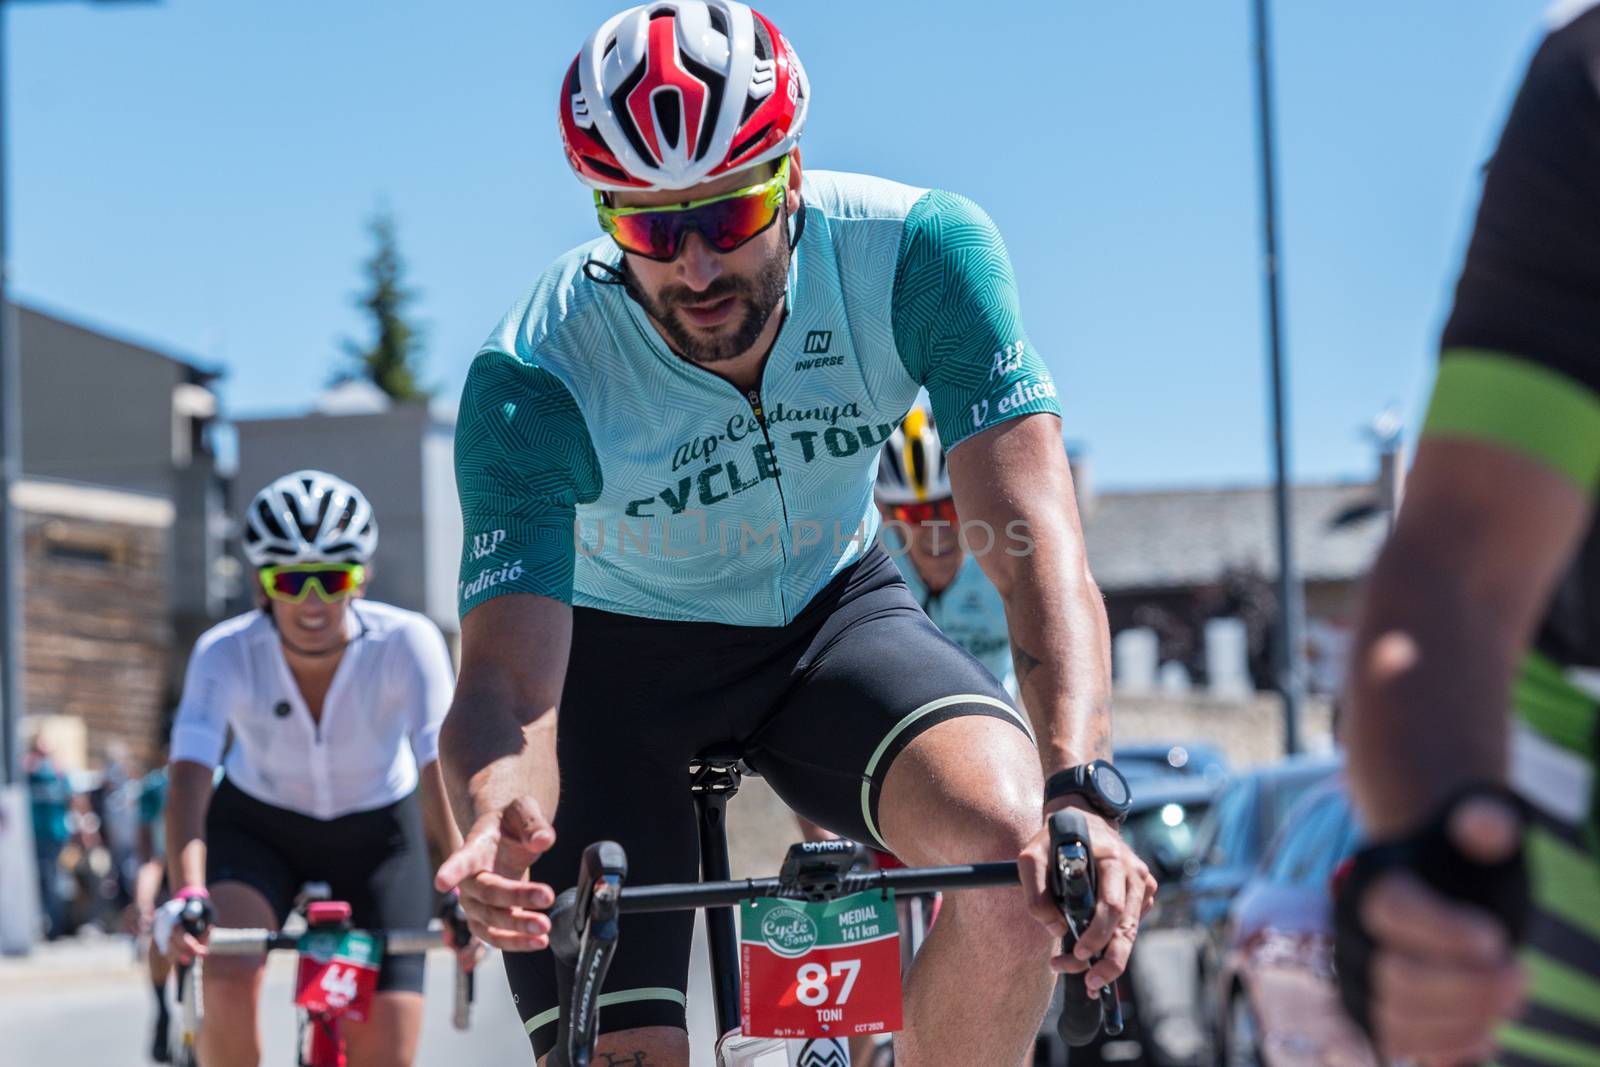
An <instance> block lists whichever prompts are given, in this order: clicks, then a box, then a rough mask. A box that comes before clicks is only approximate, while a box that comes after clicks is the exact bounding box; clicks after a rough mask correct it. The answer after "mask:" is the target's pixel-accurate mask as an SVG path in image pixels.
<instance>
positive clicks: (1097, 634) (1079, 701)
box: [950, 415, 1111, 774]
mask: <svg viewBox="0 0 1600 1067" xmlns="http://www.w3.org/2000/svg"><path fill="white" fill-rule="evenodd" d="M950 483H951V487H952V488H953V489H954V491H955V500H956V510H957V511H958V512H960V514H961V521H962V523H963V525H966V524H969V523H983V524H985V525H987V527H988V528H989V529H990V530H992V531H994V534H995V537H994V547H993V548H992V549H991V550H990V551H988V552H982V553H977V554H978V562H979V565H980V566H982V567H983V571H984V573H985V574H986V575H988V576H989V580H990V581H992V582H994V584H995V587H996V588H998V589H999V590H1000V595H1001V597H1002V598H1003V599H1004V601H1005V606H1006V625H1007V628H1008V629H1009V631H1010V635H1011V650H1012V660H1013V664H1014V666H1015V668H1016V672H1017V688H1018V691H1019V692H1020V693H1021V695H1022V700H1023V704H1024V705H1025V706H1026V708H1027V710H1028V715H1029V717H1030V719H1031V720H1032V722H1033V728H1034V732H1035V734H1036V735H1037V736H1038V739H1039V753H1040V758H1041V760H1042V761H1043V763H1044V769H1045V773H1046V774H1048V773H1050V772H1052V771H1055V770H1059V769H1061V768H1062V767H1069V766H1072V765H1074V764H1078V763H1084V762H1087V761H1088V760H1092V759H1109V758H1110V757H1111V711H1110V703H1111V659H1110V652H1109V649H1110V633H1109V630H1108V627H1107V623H1106V612H1105V605H1104V604H1103V603H1102V601H1101V597H1100V590H1099V588H1098V587H1096V585H1095V584H1094V579H1093V578H1092V577H1090V575H1089V565H1088V560H1087V558H1086V556H1085V554H1084V547H1083V530H1082V527H1081V526H1080V524H1079V521H1078V507H1077V503H1076V501H1075V499H1074V496H1073V488H1072V472H1071V470H1070V468H1069V467H1068V465H1067V455H1066V451H1065V449H1063V448H1062V445H1061V421H1060V420H1059V419H1058V418H1056V417H1055V416H1053V415H1029V416H1026V417H1024V418H1020V419H1013V420H1010V421H1008V422H1003V423H1001V424H999V425H998V426H993V427H990V428H989V429H987V430H984V431H983V432H981V433H979V434H976V435H975V436H973V437H971V438H969V439H968V440H966V441H965V442H963V443H962V444H961V445H960V446H959V447H957V448H954V449H952V450H951V452H950ZM979 529H981V527H980V528H979ZM987 539H988V538H987V537H986V535H984V534H982V533H972V534H969V537H968V541H969V543H971V544H972V546H973V548H974V550H975V552H976V550H977V549H979V548H981V547H982V545H983V543H984V541H986V540H987Z"/></svg>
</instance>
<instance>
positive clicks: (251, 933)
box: [206, 919, 444, 956]
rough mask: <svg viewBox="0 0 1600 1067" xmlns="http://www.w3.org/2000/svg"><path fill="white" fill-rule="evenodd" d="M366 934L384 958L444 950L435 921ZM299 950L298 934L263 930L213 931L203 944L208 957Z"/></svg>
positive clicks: (219, 929)
mask: <svg viewBox="0 0 1600 1067" xmlns="http://www.w3.org/2000/svg"><path fill="white" fill-rule="evenodd" d="M367 932H368V933H370V934H372V935H373V936H374V937H376V938H378V939H379V940H380V941H381V942H382V943H383V951H384V954H385V955H391V956H412V955H416V954H418V953H422V952H427V951H429V950H430V949H435V948H443V947H444V942H443V941H442V940H441V939H440V937H441V935H442V934H443V933H444V924H443V923H442V922H440V921H439V920H438V919H435V920H433V921H432V922H430V923H429V924H428V925H427V927H426V928H424V929H420V930H369V931H367ZM299 947H300V937H299V935H298V934H286V933H284V932H283V931H281V930H263V929H253V928H250V927H223V926H218V927H212V929H211V932H210V936H209V937H208V938H207V940H206V955H208V956H259V955H261V954H262V953H264V952H285V951H293V950H294V949H296V948H299Z"/></svg>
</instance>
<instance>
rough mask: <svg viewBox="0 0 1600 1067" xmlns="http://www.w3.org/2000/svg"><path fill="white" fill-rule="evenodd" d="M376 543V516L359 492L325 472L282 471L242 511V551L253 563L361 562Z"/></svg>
mask: <svg viewBox="0 0 1600 1067" xmlns="http://www.w3.org/2000/svg"><path fill="white" fill-rule="evenodd" d="M377 547H378V520H377V519H375V518H374V517H373V515H372V505H371V504H370V503H368V501H367V498H366V497H365V496H363V495H362V493H361V490H359V489H357V488H356V487H355V486H353V485H351V484H350V483H349V482H347V481H345V480H344V479H343V478H339V477H337V476H335V475H332V474H328V473H327V472H325V471H312V470H306V471H295V472H294V473H293V474H285V475H284V476H283V477H281V478H279V479H277V480H276V481H274V482H272V484H270V485H268V486H267V487H266V488H265V489H263V490H261V492H259V493H257V494H256V495H255V498H254V499H253V500H251V501H250V506H249V507H248V508H246V509H245V512H244V554H245V558H247V559H248V560H249V561H250V565H251V566H252V567H271V566H274V565H278V564H284V563H365V562H367V561H368V560H369V559H371V558H372V553H373V552H374V551H375V550H376V549H377Z"/></svg>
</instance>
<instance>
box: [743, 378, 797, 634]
mask: <svg viewBox="0 0 1600 1067" xmlns="http://www.w3.org/2000/svg"><path fill="white" fill-rule="evenodd" d="M744 397H745V399H746V400H748V401H749V402H750V412H751V414H753V415H755V417H756V425H757V426H760V427H761V440H763V441H764V442H766V445H767V454H768V455H770V456H771V457H772V463H773V466H774V467H776V466H777V464H778V450H777V449H776V448H774V447H773V445H772V435H771V434H770V433H768V432H767V416H766V412H764V411H762V410H761V390H760V389H751V390H749V391H748V392H746V393H745V395H744ZM772 484H773V485H775V486H777V488H778V510H779V511H781V512H783V529H782V530H780V531H778V549H779V551H781V552H782V553H783V573H785V574H788V573H789V549H788V547H787V545H786V542H787V540H788V537H789V502H788V501H787V500H785V499H784V496H783V478H782V477H780V476H779V475H777V474H774V475H773V476H772ZM778 604H779V605H780V606H781V607H782V609H783V617H784V618H786V619H787V618H788V617H789V605H788V603H787V602H786V601H785V599H784V596H783V581H782V579H779V581H778Z"/></svg>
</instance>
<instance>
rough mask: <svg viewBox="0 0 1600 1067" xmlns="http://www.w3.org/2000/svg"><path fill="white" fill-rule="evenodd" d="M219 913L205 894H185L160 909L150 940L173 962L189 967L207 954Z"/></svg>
mask: <svg viewBox="0 0 1600 1067" xmlns="http://www.w3.org/2000/svg"><path fill="white" fill-rule="evenodd" d="M215 921H216V913H215V912H214V911H213V910H212V908H211V901H210V899H209V898H207V897H206V896H205V895H204V891H203V890H195V891H189V890H185V891H184V892H183V893H180V894H179V895H178V896H175V897H173V898H172V899H171V900H168V901H167V902H166V903H165V904H162V905H161V907H159V908H157V909H156V911H155V915H154V916H153V917H152V919H151V922H150V940H151V941H152V942H153V943H154V945H155V947H156V950H157V951H158V952H160V953H161V954H162V955H163V956H167V957H170V958H171V959H172V960H173V962H175V963H181V964H185V965H187V964H190V963H193V962H194V961H195V957H197V956H204V955H205V954H206V939H207V937H208V936H209V934H210V930H211V925H212V923H214V922H215Z"/></svg>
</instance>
